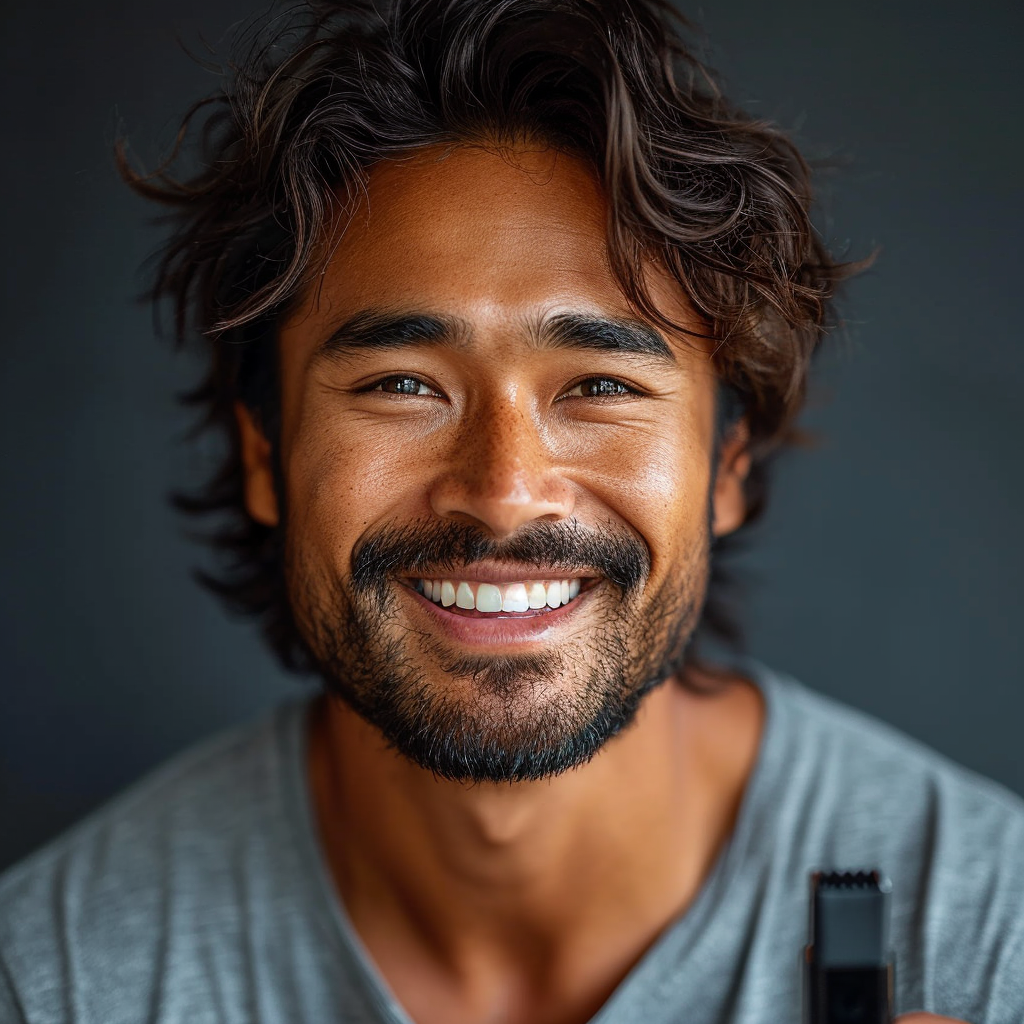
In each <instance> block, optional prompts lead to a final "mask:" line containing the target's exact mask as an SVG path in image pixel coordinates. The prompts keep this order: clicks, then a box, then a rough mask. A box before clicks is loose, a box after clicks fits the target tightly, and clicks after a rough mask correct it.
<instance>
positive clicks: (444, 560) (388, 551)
mask: <svg viewBox="0 0 1024 1024" xmlns="http://www.w3.org/2000/svg"><path fill="white" fill-rule="evenodd" d="M485 559H486V560H488V561H495V562H508V563H513V564H519V565H523V566H530V567H531V568H536V567H538V566H543V567H545V568H549V567H550V568H551V569H553V570H557V571H558V572H559V573H564V575H567V576H568V575H573V574H585V573H588V572H589V571H591V570H593V571H594V572H596V573H597V574H598V575H601V576H604V577H605V578H606V579H607V580H608V581H609V582H611V583H613V584H614V585H615V586H617V587H618V588H619V589H620V590H622V592H623V593H624V594H628V593H629V592H631V591H632V590H634V589H635V588H636V587H638V586H639V585H640V584H641V583H642V582H643V581H644V580H645V579H646V578H647V576H648V575H649V574H650V570H651V553H650V550H649V548H648V547H647V545H646V544H645V543H644V542H643V540H641V539H640V538H639V537H637V536H636V535H635V534H632V533H629V532H627V531H625V530H615V531H607V532H603V531H597V530H592V529H590V528H587V527H583V526H581V525H580V524H579V523H578V522H577V521H576V520H570V521H568V522H564V523H550V522H544V521H538V522H535V523H530V524H528V525H527V526H524V527H522V528H521V529H520V530H518V531H517V532H516V533H515V534H514V535H513V536H511V537H507V538H504V539H503V540H495V539H494V538H492V537H488V536H487V535H486V534H485V533H483V532H482V531H481V530H479V529H477V528H476V527H473V526H470V525H469V524H465V523H454V522H444V521H437V522H429V523H428V522H421V523H412V524H410V525H408V526H401V527H384V528H382V529H381V530H379V531H377V532H376V533H374V534H373V535H372V536H369V537H367V538H366V539H365V540H364V541H363V542H362V543H361V544H359V545H357V547H356V549H355V550H354V551H353V553H352V585H353V587H354V588H355V589H356V590H372V589H379V588H380V587H381V586H382V585H383V584H384V583H385V582H386V580H387V579H389V578H393V577H395V576H399V575H406V576H420V577H428V578H436V577H438V576H443V575H450V576H454V575H457V574H458V572H457V571H458V570H460V569H462V568H464V567H465V566H467V565H470V564H472V563H473V562H479V561H483V560H485Z"/></svg>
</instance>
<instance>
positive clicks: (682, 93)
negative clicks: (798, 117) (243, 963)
mask: <svg viewBox="0 0 1024 1024" xmlns="http://www.w3.org/2000/svg"><path fill="white" fill-rule="evenodd" d="M690 36H691V28H690V26H689V25H688V23H686V22H685V21H684V20H683V19H682V18H680V17H679V16H678V15H677V14H676V13H675V12H674V10H673V9H672V7H671V6H670V5H669V4H668V3H667V2H663V0H393V2H391V3H388V2H386V0H338V2H334V3H326V2H318V0H313V2H310V3H307V4H304V5H303V6H302V7H301V8H293V9H291V10H289V11H286V12H284V13H281V14H278V15H275V16H273V17H270V18H269V19H267V20H265V21H264V22H263V23H262V24H261V25H260V26H258V27H256V28H253V29H250V30H249V31H248V32H247V33H246V34H245V36H244V37H243V46H242V48H241V50H240V53H241V56H238V57H236V58H235V60H234V61H233V62H232V63H231V64H230V65H229V67H228V68H227V69H226V70H225V83H226V84H225V86H224V88H223V90H222V91H221V92H219V93H218V94H217V95H215V96H212V97H210V98H207V99H205V100H203V101H201V102H199V103H197V104H196V105H195V106H194V107H193V108H192V109H191V110H190V111H189V112H188V114H187V115H186V117H185V119H184V121H183V123H182V127H181V131H180V133H179V136H178V145H177V146H176V147H175V150H174V152H173V153H172V154H171V156H170V157H169V158H168V159H167V161H166V162H165V163H163V164H162V165H161V166H160V167H159V168H158V169H157V170H156V171H155V172H152V173H143V172H141V171H138V170H136V169H133V167H132V165H131V162H130V160H129V159H128V156H127V152H126V149H125V147H124V145H123V144H122V145H119V147H118V163H119V167H120V170H121V172H122V174H123V176H124V178H125V179H126V180H127V182H128V183H129V184H130V185H131V187H132V188H133V189H134V190H135V191H136V192H137V193H139V194H140V195H142V196H144V197H146V198H148V199H151V200H154V201H156V202H157V203H159V204H161V205H162V206H163V207H164V208H165V209H166V210H167V211H168V212H167V217H166V220H167V221H169V222H170V224H171V225H172V226H173V230H172V234H171V237H170V239H169V241H168V242H167V244H166V246H165V248H164V249H163V250H162V252H161V253H160V254H159V257H158V262H157V265H156V272H155V278H154V283H153V286H152V290H151V292H150V293H149V298H150V299H152V300H153V301H155V302H156V303H157V305H158V308H164V307H165V306H166V305H169V307H170V310H171V313H172V320H173V325H174V335H175V337H176V338H177V340H178V341H179V342H180V343H185V342H188V341H189V340H190V339H192V340H199V341H200V342H201V345H202V350H203V352H204V358H205V360H206V365H207V371H206V374H205V377H204V379H203V380H202V382H201V384H200V385H199V386H198V387H196V388H195V389H194V390H193V391H192V392H191V393H189V394H188V395H187V397H186V400H187V401H188V402H189V403H191V404H192V405H193V406H194V407H195V408H197V409H198V410H199V412H200V418H199V423H198V429H199V431H200V432H214V433H218V434H220V435H222V437H223V438H224V439H226V442H227V443H226V447H225V449H224V454H223V457H222V459H221V461H220V464H219V466H218V467H217V468H216V471H215V472H214V473H213V474H212V475H211V477H210V478H209V479H208V480H207V481H206V482H205V483H204V484H203V485H202V487H201V488H200V489H199V490H198V491H197V492H196V493H192V494H188V495H178V497H177V498H176V503H177V505H178V507H179V508H180V509H181V510H182V511H184V512H185V513H187V514H188V515H190V516H198V517H213V518H212V520H211V521H212V522H213V523H214V524H215V526H214V527H213V529H212V530H211V531H210V532H209V533H207V534H205V536H206V537H207V539H208V541H209V542H210V543H211V544H212V547H213V549H214V551H215V552H216V554H217V556H218V568H217V570H216V571H212V572H211V571H205V572H202V573H200V578H201V579H202V581H203V582H204V583H205V584H206V585H207V586H208V587H209V588H210V589H212V590H213V591H214V592H215V593H216V594H218V595H219V596H220V597H221V598H222V599H223V600H224V602H225V603H226V604H227V605H228V606H229V608H231V609H232V610H234V611H236V612H240V613H242V614H244V615H246V616H248V617H251V618H255V619H256V620H258V622H259V623H260V626H261V628H262V630H263V633H264V635H265V637H266V639H267V641H268V642H269V644H270V646H271V647H272V648H273V650H274V651H275V652H276V654H277V655H278V657H279V658H280V660H281V662H282V663H283V664H284V665H285V666H286V667H287V668H290V669H293V670H300V671H301V670H312V669H313V668H314V665H313V660H312V657H311V655H310V653H309V651H308V649H307V647H306V645H305V643H304V641H303V639H302V637H301V636H300V634H299V632H298V630H297V629H296V626H295V622H294V620H293V617H292V614H291V610H290V607H289V604H288V600H287V596H286V592H285V586H284V579H283V567H282V550H283V545H282V538H281V536H280V535H279V529H271V528H268V527H266V526H263V525H261V524H259V523H257V522H255V521H253V520H252V519H251V518H250V517H249V515H248V514H247V512H246V509H245V504H244V493H243V470H242V463H241V457H240V441H239V434H238V428H237V425H236V420H235V415H234V405H235V403H236V401H239V400H240V401H241V402H243V403H245V405H246V406H247V407H248V408H250V409H251V410H252V411H253V413H254V415H255V416H256V418H257V420H258V422H259V423H260V425H261V427H262V429H263V430H264V432H265V433H266V434H267V436H268V437H269V438H270V440H271V441H272V442H274V440H275V438H276V436H277V432H278V427H279V394H278V383H277V351H276V344H277V327H278V325H279V323H280V322H281V321H282V318H284V317H286V316H287V315H288V313H289V312H290V310H291V309H292V308H293V307H294V305H295V303H296V302H297V301H298V299H299V297H300V296H302V295H303V294H304V293H305V290H306V289H307V287H308V286H309V285H310V283H311V282H312V281H313V280H314V279H315V277H316V274H317V273H318V271H319V269H321V267H320V263H321V261H322V260H323V259H324V257H323V254H322V249H323V247H322V246H321V245H319V242H320V239H321V236H322V231H323V229H324V227H325V225H327V224H328V223H331V222H332V219H333V218H337V217H338V216H339V215H341V216H344V214H345V212H346V210H347V209H351V208H352V207H353V206H354V204H355V203H356V202H357V201H358V198H359V196H360V194H361V189H362V188H363V186H364V183H365V180H366V175H367V171H368V169H369V168H370V167H372V166H373V165H374V164H376V163H378V162H379V161H383V160H388V159H391V158H395V157H399V156H401V155H403V154H407V153H408V152H409V151H410V150H413V149H416V148H417V147H424V146H430V145H435V144H438V143H454V144H457V143H459V142H471V143H479V142H484V143H490V144H497V145H504V144H509V143H513V142H514V141H515V140H517V139H522V138H529V139H531V140H537V141H541V142H545V143H547V144H549V145H551V146H553V147H556V148H559V149H562V150H564V151H566V152H569V153H571V154H573V155H575V156H578V157H581V158H582V159H585V160H586V161H588V162H589V163H590V164H591V165H592V166H593V167H594V168H595V170H596V172H597V173H598V175H599V177H600V180H601V183H602V185H603V188H604V191H605V193H606V196H607V203H608V214H607V216H608V240H609V249H610V259H611V264H612V269H613V271H614V273H615V275H616V277H617V279H618V281H619V283H620V285H621V287H622V290H623V293H624V294H625V296H626V297H627V299H628V300H629V302H630V303H631V304H632V306H633V307H634V308H635V309H636V310H637V312H638V313H639V314H640V315H642V316H645V317H647V318H648V319H650V320H651V321H653V322H655V323H657V324H660V325H662V326H664V327H667V328H671V329H676V330H679V329H681V328H680V326H679V325H675V324H672V323H671V322H670V321H668V320H667V319H666V317H665V315H664V314H663V313H662V312H661V311H660V310H659V309H658V308H657V307H656V306H655V305H654V304H653V303H652V301H651V300H650V298H649V296H648V294H647V292H646V290H645V284H644V277H643V266H644V263H645V262H646V261H648V260H650V259H651V258H654V259H657V260H658V261H660V263H662V264H663V265H664V267H665V268H667V270H668V271H669V272H670V273H671V274H672V276H673V277H674V278H675V279H676V281H678V283H679V286H680V288H681V289H682V291H683V292H684V293H685V295H686V297H687V298H688V299H689V302H690V304H691V305H692V307H693V308H694V309H695V310H696V311H697V312H698V313H699V314H700V316H701V317H702V319H703V321H704V322H705V323H706V325H707V333H708V334H709V335H710V336H711V338H712V339H713V350H714V356H713V359H714V364H715V367H716V369H717V372H718V375H719V378H720V380H721V382H722V384H723V386H724V391H725V393H726V394H728V395H729V396H731V397H732V399H733V401H734V403H735V405H736V409H735V411H736V412H737V413H742V415H743V417H745V421H746V424H747V427H748V429H749V434H750V451H751V454H752V460H753V464H752V468H751V471H750V475H749V477H748V478H747V482H746V497H747V520H746V523H745V524H744V527H742V528H741V531H738V532H742V530H743V529H745V528H746V526H747V525H748V524H749V523H750V522H752V521H753V520H754V519H755V518H756V517H757V516H758V515H759V514H760V512H761V510H762V508H763V506H764V501H765V496H766V490H765V488H766V483H767V475H768V469H769V465H770V460H771V457H772V455H773V453H775V452H776V451H778V450H779V449H780V448H781V447H782V446H784V445H786V444H787V443H790V442H791V441H792V440H793V438H794V419H795V416H796V414H797V413H798V411H799V409H800V406H801V404H802V402H803V398H804V394H805V388H806V381H807V374H808V369H809V364H810V360H811V356H812V354H813V353H814V351H815V349H816V348H817V347H818V345H819V343H820V341H821V340H822V338H823V337H824V335H825V334H826V333H827V332H828V330H829V329H830V327H831V326H832V318H831V312H830V311H831V299H832V297H833V294H834V290H835V287H836V284H837V283H838V281H839V280H840V279H841V278H842V277H844V276H845V275H846V274H847V273H848V272H849V271H850V267H849V265H845V264H841V263H838V262H837V261H835V260H834V259H833V258H832V257H831V256H830V255H829V253H828V252H827V250H826V249H825V247H824V245H823V244H822V242H821V240H820V239H819V237H818V235H817V234H816V232H815V230H814V228H813V226H812V224H811V220H810V216H809V210H810V206H811V202H812V195H811V185H810V173H809V170H808V166H807V164H806V162H805V161H804V159H803V158H802V156H801V155H800V153H799V152H798V150H797V149H796V147H795V146H794V145H793V143H792V142H791V141H790V140H789V139H788V138H787V137H786V135H785V134H783V133H782V132H781V131H780V130H779V129H777V128H776V127H775V126H773V125H771V124H768V123H765V122H763V121H759V120H756V119H754V118H752V117H750V116H748V115H747V114H745V113H743V112H742V111H741V110H739V109H737V108H736V107H735V106H733V105H732V104H731V103H729V102H728V101H727V100H726V99H725V97H724V96H723V95H722V93H721V91H720V89H719V87H718V86H717V84H716V81H715V79H714V77H713V75H712V74H711V73H710V72H709V71H708V69H707V68H705V67H704V65H702V64H701V63H700V61H699V60H698V59H697V58H696V56H695V55H694V52H693V49H692V48H691V47H690V46H688V45H687V42H686V40H687V39H689V38H690ZM186 165H187V166H186ZM731 543H733V540H732V538H730V539H729V540H727V541H726V542H724V543H719V544H717V545H716V546H715V549H714V551H713V554H712V577H711V584H710V588H709V597H708V601H707V604H706V606H705V609H704V613H703V616H702V619H701V624H700V627H699V628H698V637H700V636H704V635H709V634H710V635H716V636H717V637H718V638H720V639H725V640H727V641H731V642H737V641H738V640H739V638H740V630H739V628H738V625H737V621H736V619H735V618H734V617H733V616H732V615H731V613H730V610H729V606H728V603H727V602H723V599H722V598H723V590H722V588H723V574H722V571H721V570H722V555H723V554H724V552H725V550H726V549H727V548H728V546H729V545H730V544H731Z"/></svg>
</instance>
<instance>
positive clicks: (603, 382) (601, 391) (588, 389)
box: [565, 377, 634, 398]
mask: <svg viewBox="0 0 1024 1024" xmlns="http://www.w3.org/2000/svg"><path fill="white" fill-rule="evenodd" d="M631 394H634V391H633V389H632V388H630V387H628V386H627V385H625V384H623V383H622V381H621V380H614V379H613V378H611V377H591V378H590V379H589V380H581V381H580V382H579V384H577V385H576V386H575V387H573V388H570V389H569V390H568V391H566V393H565V397H566V398H614V397H615V396H617V395H631Z"/></svg>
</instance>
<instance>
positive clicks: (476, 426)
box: [430, 395, 575, 539]
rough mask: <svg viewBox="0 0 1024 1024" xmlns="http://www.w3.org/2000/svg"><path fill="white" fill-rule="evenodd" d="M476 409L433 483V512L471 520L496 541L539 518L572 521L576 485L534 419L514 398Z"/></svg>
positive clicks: (495, 401) (465, 418)
mask: <svg viewBox="0 0 1024 1024" xmlns="http://www.w3.org/2000/svg"><path fill="white" fill-rule="evenodd" d="M475 405H476V408H475V409H474V410H473V412H472V414H470V415H467V416H465V417H464V418H463V421H462V423H461V424H460V428H459V430H458V431H457V432H456V437H455V438H454V441H453V443H452V444H451V446H450V447H449V449H448V450H447V452H446V455H445V458H446V465H445V467H444V469H443V471H442V472H441V473H440V475H439V476H438V477H437V478H435V480H434V483H433V486H432V488H431V493H430V505H431V508H432V509H433V511H434V513H435V514H436V515H438V516H441V517H442V518H447V519H456V520H460V521H462V522H467V521H471V522H473V523H474V524H476V525H477V526H480V527H482V528H483V529H484V530H486V531H487V532H488V533H489V534H491V535H492V536H493V537H494V538H496V539H501V538H503V537H507V536H509V535H510V534H512V533H514V532H515V531H516V530H518V529H519V528H520V527H521V526H524V525H525V524H527V523H529V522H532V521H533V520H535V519H548V520H559V519H567V518H569V517H570V516H571V515H572V513H573V509H574V506H575V499H574V495H573V490H572V486H571V484H570V482H569V481H568V480H567V479H566V478H565V476H564V475H563V474H562V473H561V472H560V471H559V469H558V468H557V466H556V464H555V461H554V460H553V458H552V453H551V451H550V450H549V447H548V444H547V443H546V441H545V438H544V436H543V432H542V431H541V429H540V428H539V426H538V424H537V423H536V422H534V418H533V417H532V416H531V415H530V414H529V413H528V412H527V411H526V410H524V409H523V408H522V407H521V405H520V404H519V403H518V402H517V401H516V398H515V396H514V395H505V396H503V397H502V398H501V399H498V400H494V401H490V402H486V403H484V402H478V403H475Z"/></svg>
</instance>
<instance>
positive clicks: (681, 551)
mask: <svg viewBox="0 0 1024 1024" xmlns="http://www.w3.org/2000/svg"><path fill="white" fill-rule="evenodd" d="M600 463H601V466H602V468H601V470H600V471H599V472H596V473H594V474H593V475H591V476H590V478H589V489H590V491H591V493H592V494H593V495H594V496H595V497H596V498H597V499H598V501H599V502H600V504H601V505H602V506H603V507H604V508H605V509H611V511H612V512H614V513H615V514H616V515H617V516H618V517H619V518H620V519H621V520H623V521H624V522H625V523H627V524H628V525H629V526H630V527H631V528H632V529H633V530H634V531H635V532H637V533H638V534H639V535H640V536H641V537H642V538H643V539H644V541H645V542H646V544H647V546H648V548H649V550H650V552H651V558H652V566H651V572H652V578H660V577H662V576H663V575H664V574H665V573H666V572H668V571H670V569H671V568H673V567H675V566H676V565H678V563H679V561H680V560H682V559H687V558H690V557H692V556H693V552H694V547H695V545H696V544H698V543H700V542H701V541H702V540H703V538H704V536H705V534H706V533H707V530H708V516H709V512H708V500H709V493H710V485H711V454H710V452H709V451H708V450H707V447H706V444H705V443H704V441H703V439H702V438H701V437H700V436H699V433H698V432H697V431H695V430H691V429H687V428H685V427H684V428H681V429H680V430H679V432H678V433H676V434H675V436H673V437H665V436H660V437H651V436H645V437H633V438H631V439H628V441H627V439H625V438H623V439H620V440H619V441H618V442H617V443H616V444H615V445H614V446H609V448H608V449H607V450H606V451H605V452H604V453H603V454H602V457H601V459H600ZM584 482H585V481H584ZM598 515H600V512H598Z"/></svg>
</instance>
